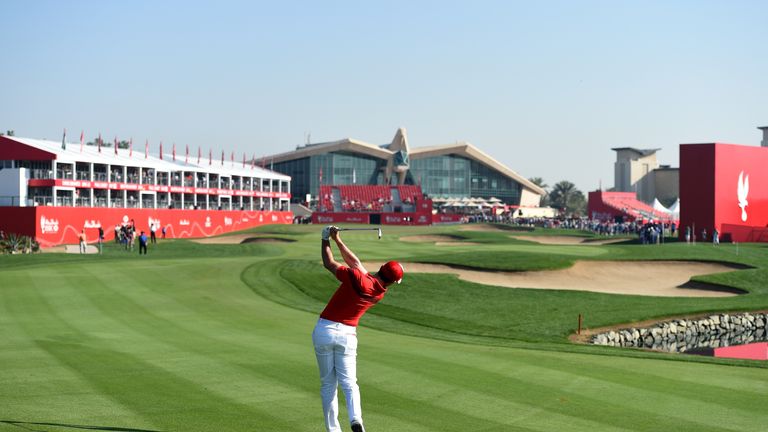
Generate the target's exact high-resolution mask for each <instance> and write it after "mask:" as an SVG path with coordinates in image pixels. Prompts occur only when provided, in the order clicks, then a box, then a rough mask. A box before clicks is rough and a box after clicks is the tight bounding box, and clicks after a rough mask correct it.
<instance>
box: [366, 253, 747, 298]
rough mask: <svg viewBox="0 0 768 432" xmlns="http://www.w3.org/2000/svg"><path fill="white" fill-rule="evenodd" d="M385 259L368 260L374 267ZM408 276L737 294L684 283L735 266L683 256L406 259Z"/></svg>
mask: <svg viewBox="0 0 768 432" xmlns="http://www.w3.org/2000/svg"><path fill="white" fill-rule="evenodd" d="M380 265H381V263H366V264H365V267H366V268H367V269H368V270H369V271H375V270H376V269H378V268H379V266H380ZM403 265H404V266H405V269H406V278H407V274H408V273H409V272H415V273H443V274H445V273H451V274H457V275H458V276H459V279H462V280H465V281H468V282H476V283H480V284H484V285H495V286H500V287H508V288H534V289H559V290H575V291H591V292H599V293H609V294H632V295H642V296H660V297H730V296H735V295H738V294H735V293H731V292H725V291H717V290H714V289H700V288H704V287H706V285H705V284H696V285H697V288H682V287H681V286H682V285H685V284H686V283H689V281H690V278H691V277H692V276H696V275H704V274H712V273H723V272H728V271H734V270H736V269H735V268H734V267H732V266H727V265H723V264H714V263H699V262H683V261H577V262H576V263H575V264H574V265H573V266H572V267H570V268H567V269H564V270H552V271H536V272H497V271H480V270H467V269H459V268H454V267H450V266H446V265H440V264H419V263H403Z"/></svg>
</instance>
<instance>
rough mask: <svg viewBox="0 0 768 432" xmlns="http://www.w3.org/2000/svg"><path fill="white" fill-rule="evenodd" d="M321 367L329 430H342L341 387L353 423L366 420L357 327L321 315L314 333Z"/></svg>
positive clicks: (323, 397) (322, 393) (324, 407)
mask: <svg viewBox="0 0 768 432" xmlns="http://www.w3.org/2000/svg"><path fill="white" fill-rule="evenodd" d="M312 343H313V344H314V346H315V356H316V357H317V366H318V368H319V369H320V398H321V399H322V401H323V413H324V414H325V429H326V430H327V431H328V432H341V426H339V419H338V415H339V400H338V397H337V388H338V386H339V385H341V390H342V391H343V392H344V399H346V401H347V412H348V413H349V422H350V423H352V422H353V421H356V422H358V423H361V424H362V423H363V412H362V408H361V407H360V388H359V387H358V386H357V328H356V327H352V326H348V325H344V324H341V323H337V322H334V321H329V320H326V319H323V318H320V319H319V320H318V321H317V325H315V330H314V331H313V332H312Z"/></svg>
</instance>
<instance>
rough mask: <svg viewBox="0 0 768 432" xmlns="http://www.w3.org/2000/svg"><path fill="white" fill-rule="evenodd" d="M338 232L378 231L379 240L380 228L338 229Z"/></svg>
mask: <svg viewBox="0 0 768 432" xmlns="http://www.w3.org/2000/svg"><path fill="white" fill-rule="evenodd" d="M339 231H378V233H379V240H381V228H339Z"/></svg>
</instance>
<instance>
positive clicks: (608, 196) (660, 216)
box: [587, 191, 672, 221]
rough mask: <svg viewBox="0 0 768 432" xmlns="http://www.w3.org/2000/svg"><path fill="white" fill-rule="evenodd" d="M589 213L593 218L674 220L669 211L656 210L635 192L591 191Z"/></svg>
mask: <svg viewBox="0 0 768 432" xmlns="http://www.w3.org/2000/svg"><path fill="white" fill-rule="evenodd" d="M587 213H588V214H589V217H591V218H592V219H616V218H619V217H620V218H622V219H624V220H630V221H633V220H661V221H671V220H672V216H671V215H670V214H669V213H664V212H661V211H657V210H655V209H654V208H653V207H652V206H650V205H648V204H646V203H644V202H642V201H640V200H639V199H637V195H636V194H635V193H634V192H603V191H594V192H590V193H589V203H588V205H587Z"/></svg>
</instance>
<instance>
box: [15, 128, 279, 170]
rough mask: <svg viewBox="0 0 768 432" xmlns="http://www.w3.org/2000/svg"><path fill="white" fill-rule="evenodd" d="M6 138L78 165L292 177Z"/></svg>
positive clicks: (227, 165)
mask: <svg viewBox="0 0 768 432" xmlns="http://www.w3.org/2000/svg"><path fill="white" fill-rule="evenodd" d="M4 138H7V139H10V140H13V141H16V142H19V143H21V144H24V145H27V146H30V147H33V148H36V149H38V150H42V151H45V152H48V153H51V154H53V159H56V161H57V162H64V163H75V162H87V163H98V164H109V165H124V166H135V167H141V168H152V169H155V170H157V171H171V172H173V171H195V172H205V173H212V174H219V175H227V176H233V175H236V176H241V177H258V178H270V179H275V180H290V177H289V176H287V175H285V174H280V173H277V172H274V171H270V170H268V169H265V168H262V167H260V166H258V165H255V166H254V167H253V168H251V164H250V162H246V164H245V167H243V162H242V160H240V161H237V160H235V162H234V163H233V162H232V161H231V159H230V160H227V159H225V160H224V164H223V165H222V163H221V159H220V158H219V159H218V160H217V159H216V158H213V163H212V164H211V165H209V164H208V161H209V158H207V157H201V158H200V164H199V165H198V164H197V156H192V155H190V156H189V163H184V159H185V156H184V155H183V154H182V155H181V156H179V153H178V152H177V153H176V160H175V161H174V160H173V154H172V153H166V152H163V158H162V159H160V158H159V157H158V156H155V155H153V154H152V153H150V154H149V155H147V156H146V157H145V154H144V145H143V144H139V146H137V147H140V148H139V149H138V150H137V148H134V149H133V156H129V153H130V150H129V149H118V150H117V154H115V149H114V147H104V146H102V147H101V152H99V150H98V146H89V145H83V146H82V150H81V146H80V143H79V142H76V143H70V142H68V143H66V150H65V149H63V148H61V141H50V140H39V139H33V138H23V137H16V136H4Z"/></svg>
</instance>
